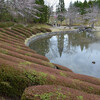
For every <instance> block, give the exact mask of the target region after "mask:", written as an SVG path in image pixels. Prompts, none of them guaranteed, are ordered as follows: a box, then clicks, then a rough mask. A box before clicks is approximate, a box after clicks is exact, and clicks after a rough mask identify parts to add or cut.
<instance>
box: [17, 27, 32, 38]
mask: <svg viewBox="0 0 100 100" xmlns="http://www.w3.org/2000/svg"><path fill="white" fill-rule="evenodd" d="M18 29H19V30H21V31H23V32H24V31H25V32H27V33H28V34H29V36H31V35H32V32H31V31H29V30H27V28H20V27H19V28H18Z"/></svg>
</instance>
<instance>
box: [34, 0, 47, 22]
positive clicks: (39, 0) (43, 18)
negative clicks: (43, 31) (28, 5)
mask: <svg viewBox="0 0 100 100" xmlns="http://www.w3.org/2000/svg"><path fill="white" fill-rule="evenodd" d="M36 4H39V5H41V8H39V9H38V10H39V11H40V12H41V13H37V16H38V17H40V19H35V20H34V22H39V23H45V22H47V20H48V7H47V6H46V5H45V4H44V0H36Z"/></svg>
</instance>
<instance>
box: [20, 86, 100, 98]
mask: <svg viewBox="0 0 100 100" xmlns="http://www.w3.org/2000/svg"><path fill="white" fill-rule="evenodd" d="M99 99H100V96H97V95H93V94H88V93H85V92H81V91H78V90H75V89H71V88H66V87H63V86H54V85H43V86H41V85H40V86H32V87H28V88H26V89H25V91H24V93H23V95H22V98H21V100H99Z"/></svg>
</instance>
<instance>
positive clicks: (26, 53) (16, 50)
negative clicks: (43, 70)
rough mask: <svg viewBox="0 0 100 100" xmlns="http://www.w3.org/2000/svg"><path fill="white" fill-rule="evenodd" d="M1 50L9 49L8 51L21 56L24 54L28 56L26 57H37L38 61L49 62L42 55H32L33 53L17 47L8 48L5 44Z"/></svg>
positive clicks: (0, 45) (1, 46)
mask: <svg viewBox="0 0 100 100" xmlns="http://www.w3.org/2000/svg"><path fill="white" fill-rule="evenodd" d="M0 48H4V49H7V50H10V51H13V52H16V53H19V54H23V55H26V56H30V57H35V58H37V59H42V60H45V61H49V60H48V59H47V58H46V57H44V56H42V55H39V54H34V53H31V52H28V51H25V50H21V49H20V48H17V47H12V46H8V45H4V44H1V43H0Z"/></svg>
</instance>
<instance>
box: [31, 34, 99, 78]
mask: <svg viewBox="0 0 100 100" xmlns="http://www.w3.org/2000/svg"><path fill="white" fill-rule="evenodd" d="M95 34H96V33H88V32H85V33H70V34H67V33H66V34H59V35H56V36H52V37H49V38H44V39H40V40H37V41H35V42H33V43H31V44H30V48H31V49H33V50H35V51H37V53H39V54H41V55H44V56H46V57H47V58H48V59H49V60H50V62H52V63H56V64H59V65H63V66H66V67H68V68H70V69H71V70H72V71H73V72H75V73H80V74H85V75H89V76H94V77H98V78H100V39H97V38H96V36H95Z"/></svg>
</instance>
